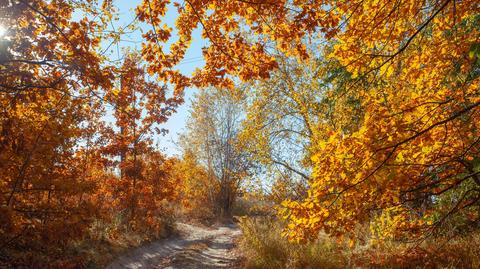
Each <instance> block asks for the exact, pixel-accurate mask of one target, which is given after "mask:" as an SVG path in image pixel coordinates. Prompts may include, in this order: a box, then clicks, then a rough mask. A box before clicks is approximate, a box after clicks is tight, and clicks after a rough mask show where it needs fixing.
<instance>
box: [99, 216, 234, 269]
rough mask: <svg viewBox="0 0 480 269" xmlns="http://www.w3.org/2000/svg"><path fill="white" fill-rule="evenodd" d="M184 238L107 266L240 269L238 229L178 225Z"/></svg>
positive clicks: (145, 248) (144, 249) (139, 250)
mask: <svg viewBox="0 0 480 269" xmlns="http://www.w3.org/2000/svg"><path fill="white" fill-rule="evenodd" d="M177 227H178V230H179V231H180V236H177V237H174V238H170V239H165V240H160V241H156V242H153V243H151V244H148V245H145V246H142V247H140V248H137V249H135V250H132V251H130V252H128V253H126V254H125V255H123V256H121V257H119V258H118V259H116V260H115V261H113V262H112V263H111V264H110V265H108V266H107V269H118V268H130V269H137V268H142V269H143V268H165V269H166V268H168V269H175V268H179V269H180V268H186V269H189V268H208V269H213V268H237V267H238V266H239V263H240V261H239V256H238V254H237V253H236V252H235V249H234V247H235V244H234V240H235V238H236V237H238V236H239V235H240V230H239V229H238V227H236V226H235V225H225V226H218V227H215V228H205V227H199V226H195V225H191V224H185V223H179V224H177Z"/></svg>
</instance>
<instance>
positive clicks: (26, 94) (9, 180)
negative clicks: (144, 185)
mask: <svg viewBox="0 0 480 269" xmlns="http://www.w3.org/2000/svg"><path fill="white" fill-rule="evenodd" d="M72 13H73V6H72V5H71V3H70V2H65V1H55V2H50V1H2V2H1V3H0V14H1V15H0V25H2V26H3V27H4V28H6V29H7V31H6V33H5V34H4V35H3V36H2V37H0V70H1V71H0V81H1V82H0V103H1V107H2V109H1V112H0V133H1V136H0V141H1V142H0V160H1V164H0V174H1V181H0V188H1V193H2V195H1V196H0V215H1V216H2V217H1V218H0V219H1V220H0V238H1V241H2V244H1V247H0V249H1V251H2V254H1V261H2V262H8V261H9V260H10V258H11V254H12V253H10V252H9V250H11V249H22V248H24V247H25V246H29V247H30V248H31V249H32V253H31V254H30V255H34V258H28V255H24V256H22V257H23V259H24V260H23V261H21V262H23V263H20V264H18V265H27V266H28V262H29V261H30V262H35V260H36V259H37V258H40V257H42V255H41V254H39V252H40V253H41V252H42V251H44V252H47V253H48V251H49V250H50V248H49V247H50V244H51V242H60V243H61V244H63V243H65V242H67V241H68V240H70V239H71V238H78V237H80V236H82V233H83V231H84V230H85V229H86V228H87V227H88V224H89V223H90V221H91V220H92V217H93V216H95V211H96V210H95V208H94V206H93V205H92V203H91V202H90V201H88V200H87V199H85V196H84V195H83V194H86V193H90V192H92V191H93V190H94V186H95V185H94V184H93V183H92V182H91V181H90V180H89V179H88V178H86V177H85V174H84V171H83V169H82V168H83V165H84V164H85V159H84V158H83V157H81V156H80V155H77V154H76V150H77V149H78V146H79V145H81V144H82V143H84V142H85V141H86V139H87V138H88V133H89V130H91V129H90V128H91V127H92V125H91V124H86V122H87V121H89V120H90V121H91V123H94V122H95V120H96V119H98V117H99V111H98V106H97V104H94V103H89V102H88V100H89V98H91V97H92V96H94V95H95V94H97V93H98V91H100V89H105V90H108V89H110V88H111V86H112V83H111V73H110V72H109V71H108V70H105V69H103V67H102V66H101V56H100V55H98V54H97V53H96V52H95V51H96V48H97V47H98V45H99V42H100V39H99V37H98V35H97V34H96V31H100V28H99V26H98V25H97V24H96V22H94V21H91V20H89V19H87V18H84V19H81V20H79V21H73V20H72V19H71V16H72ZM35 251H39V252H37V255H35V254H34V253H35ZM43 255H46V254H43ZM58 260H59V261H61V259H58ZM25 263H26V264H25Z"/></svg>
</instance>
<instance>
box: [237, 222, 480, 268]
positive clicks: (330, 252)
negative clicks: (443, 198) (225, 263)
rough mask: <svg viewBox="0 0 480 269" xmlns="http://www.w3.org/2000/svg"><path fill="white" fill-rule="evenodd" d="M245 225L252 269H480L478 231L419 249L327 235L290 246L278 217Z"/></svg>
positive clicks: (431, 241) (247, 255)
mask: <svg viewBox="0 0 480 269" xmlns="http://www.w3.org/2000/svg"><path fill="white" fill-rule="evenodd" d="M240 227H241V229H242V231H243V236H242V238H241V239H240V244H239V245H240V248H241V251H242V252H243V254H244V255H245V268H247V269H283V268H288V269H290V268H291V269H297V268H298V269H301V268H302V269H303V268H327V269H328V268H392V269H393V268H472V269H473V268H480V232H478V231H477V232H471V233H468V234H467V235H465V236H461V237H455V238H453V239H452V238H447V237H442V236H440V237H436V238H429V239H428V240H425V241H423V242H421V243H418V244H415V245H412V244H403V243H399V242H393V241H387V242H383V244H371V241H370V240H369V239H368V238H362V239H361V240H358V241H357V243H356V244H355V245H354V246H353V247H349V244H347V243H346V242H344V241H339V240H337V239H334V238H331V237H328V236H327V235H324V234H322V235H320V236H319V238H318V239H317V240H316V241H314V242H310V243H307V244H304V245H299V244H295V243H291V242H288V241H287V240H286V239H285V238H283V237H282V236H281V231H282V224H281V223H280V222H279V221H278V220H275V219H273V218H264V217H257V218H251V217H250V218H246V217H245V218H241V220H240ZM362 236H368V235H366V234H363V235H362Z"/></svg>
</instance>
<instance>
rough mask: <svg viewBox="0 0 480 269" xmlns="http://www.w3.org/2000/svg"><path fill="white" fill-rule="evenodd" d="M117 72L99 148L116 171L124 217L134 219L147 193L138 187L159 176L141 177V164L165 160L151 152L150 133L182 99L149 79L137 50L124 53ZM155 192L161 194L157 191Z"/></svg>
mask: <svg viewBox="0 0 480 269" xmlns="http://www.w3.org/2000/svg"><path fill="white" fill-rule="evenodd" d="M118 76H119V77H118V80H117V83H116V84H117V85H116V87H115V88H114V89H113V90H112V91H111V92H109V93H108V94H107V95H106V96H105V99H106V100H108V102H109V104H111V105H112V107H113V111H112V114H113V117H114V118H115V126H114V127H111V128H108V129H106V130H105V132H104V136H105V137H106V140H107V141H108V143H107V145H106V146H105V147H104V148H103V150H102V151H103V153H104V154H105V156H107V157H109V158H110V166H111V167H113V168H118V171H119V172H120V182H119V184H117V185H118V186H119V187H120V189H118V190H117V192H119V193H123V194H124V195H125V196H122V195H119V196H118V197H115V199H118V200H119V201H128V202H127V203H124V202H121V203H124V204H123V206H125V209H128V211H129V213H128V214H129V216H128V218H127V219H131V220H134V219H135V218H136V216H137V215H138V214H136V212H135V211H136V210H137V208H138V207H139V205H138V203H139V201H138V199H139V198H140V197H141V199H145V198H147V197H148V196H147V194H145V193H143V192H144V191H145V189H142V188H149V187H148V186H149V184H154V182H149V180H154V181H156V180H160V179H159V178H158V177H157V176H154V177H157V178H144V176H145V174H144V170H145V169H146V167H145V165H148V163H147V162H153V163H156V164H158V163H159V162H160V163H162V162H163V161H166V160H165V158H164V157H162V156H161V154H160V153H159V152H155V149H154V145H153V135H162V134H164V133H165V132H166V130H164V129H162V128H161V127H160V124H162V123H164V122H166V120H167V119H168V117H169V116H170V115H172V113H174V112H175V109H176V107H177V106H178V104H179V103H181V102H182V99H181V98H179V96H169V93H168V91H167V88H166V87H165V86H162V85H159V84H158V83H157V82H155V81H154V80H149V78H148V77H147V76H146V74H145V71H144V69H143V66H142V61H141V58H140V57H139V56H138V54H135V53H129V54H127V55H126V58H125V60H124V63H123V65H122V66H121V67H120V70H119V71H118ZM159 169H160V167H159ZM146 182H148V183H146ZM139 183H140V184H139ZM156 183H159V182H156ZM152 187H155V186H152ZM164 187H165V189H168V188H171V187H172V186H169V184H166V185H165V186H164ZM151 195H154V194H151ZM158 195H159V197H160V196H161V195H160V193H158Z"/></svg>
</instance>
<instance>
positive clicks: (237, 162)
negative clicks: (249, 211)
mask: <svg viewBox="0 0 480 269" xmlns="http://www.w3.org/2000/svg"><path fill="white" fill-rule="evenodd" d="M243 98H244V96H243V94H242V93H241V92H239V91H236V92H234V91H228V90H222V89H217V88H209V89H206V90H203V91H201V92H200V93H199V94H198V95H196V96H195V100H194V102H193V105H192V111H191V114H190V118H189V121H188V123H187V131H186V133H185V134H184V135H183V137H182V141H181V143H182V148H183V149H184V151H185V152H186V153H188V154H193V155H194V156H195V158H196V159H197V160H198V162H199V163H200V164H201V165H202V166H203V167H204V168H205V169H206V173H207V177H208V178H209V181H210V182H211V183H213V184H212V185H211V186H209V188H211V191H212V190H213V191H214V193H213V197H212V198H213V202H214V204H213V206H214V207H215V212H216V213H217V214H219V215H220V216H222V217H229V216H231V213H232V212H231V210H232V206H233V204H234V203H235V199H236V195H237V192H238V190H239V188H240V186H241V183H242V180H243V179H244V178H245V177H246V176H248V172H249V169H250V168H251V163H250V161H249V160H248V158H247V157H248V156H247V154H246V152H245V151H243V150H242V149H241V148H239V147H238V146H237V144H238V136H239V132H240V131H241V122H242V118H243V101H242V100H243Z"/></svg>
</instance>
